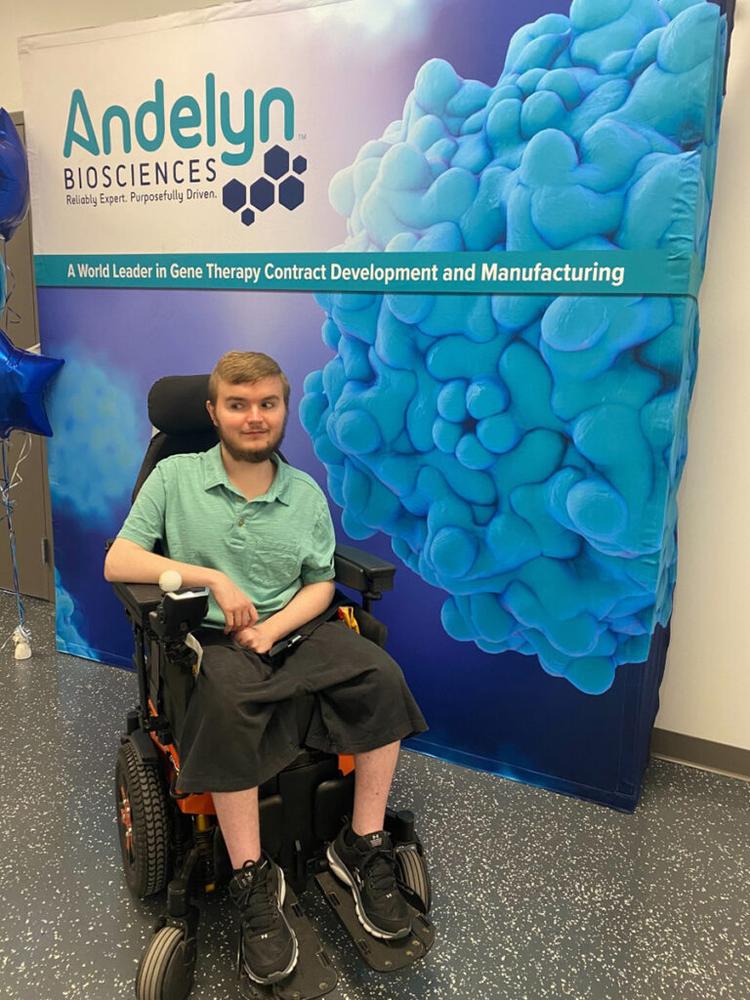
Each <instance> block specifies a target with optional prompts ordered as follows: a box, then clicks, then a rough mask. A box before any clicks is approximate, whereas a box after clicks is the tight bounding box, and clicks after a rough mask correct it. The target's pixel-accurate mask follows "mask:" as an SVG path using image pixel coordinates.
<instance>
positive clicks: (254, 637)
mask: <svg viewBox="0 0 750 1000" xmlns="http://www.w3.org/2000/svg"><path fill="white" fill-rule="evenodd" d="M234 641H235V642H236V643H238V645H240V646H242V647H243V648H244V649H251V650H252V651H253V652H254V653H267V652H268V650H269V649H270V648H271V646H273V644H274V642H275V639H274V636H273V634H272V633H271V631H270V630H269V629H268V628H267V627H266V623H265V622H262V623H261V624H260V625H250V626H248V627H247V628H242V629H240V630H239V631H237V632H235V633H234Z"/></svg>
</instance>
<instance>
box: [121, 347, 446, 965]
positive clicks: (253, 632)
mask: <svg viewBox="0 0 750 1000" xmlns="http://www.w3.org/2000/svg"><path fill="white" fill-rule="evenodd" d="M288 402H289V383H288V381H287V379H286V376H285V375H284V373H283V372H282V371H281V369H280V368H279V366H278V364H277V363H276V362H275V361H274V360H273V359H272V358H269V357H268V356H267V355H265V354H257V353H243V352H238V351H233V352H230V353H229V354H225V355H224V356H223V357H222V358H221V359H220V360H219V362H218V364H217V365H216V368H215V369H214V371H213V372H212V373H211V377H210V380H209V400H208V401H207V403H206V406H207V408H208V412H209V414H210V416H211V419H212V421H213V423H214V425H215V427H216V430H217V432H218V436H219V444H218V445H216V447H215V448H212V449H211V450H210V451H208V452H204V453H200V454H188V455H175V456H172V457H170V458H166V459H164V460H163V461H161V462H160V463H159V465H158V466H157V468H156V469H155V470H154V471H153V472H152V473H151V475H150V476H149V477H148V479H147V480H146V482H145V483H144V484H143V486H142V488H141V490H140V492H139V494H138V496H137V498H136V501H135V503H134V504H133V507H132V509H131V511H130V514H129V515H128V517H127V519H126V521H125V524H124V525H123V527H122V530H121V531H120V534H119V535H118V537H117V539H116V541H115V542H114V544H113V545H112V547H111V548H110V550H109V553H108V554H107V559H106V562H105V567H104V574H105V576H106V578H107V579H108V580H111V581H116V580H121V581H130V582H132V583H155V582H156V581H157V580H158V579H159V576H160V575H161V573H162V572H163V571H164V570H165V569H175V570H178V571H179V573H180V575H181V576H182V580H183V584H184V585H185V586H188V587H199V586H205V587H208V588H209V591H210V602H209V611H208V615H207V617H206V620H205V622H204V625H205V626H206V627H205V628H202V629H201V630H200V635H199V638H200V641H201V643H202V645H203V649H204V654H203V663H202V666H201V671H200V673H199V675H198V678H197V681H196V684H195V687H194V689H193V691H192V694H191V697H190V701H189V704H188V707H187V711H186V714H185V719H184V722H183V724H182V727H181V731H180V732H179V733H176V734H175V735H176V738H177V744H178V747H179V750H180V757H181V771H180V777H179V784H178V789H179V791H181V792H205V791H210V792H211V793H212V795H213V800H214V805H215V807H216V814H217V818H218V821H219V825H220V827H221V831H222V834H223V836H224V840H225V842H226V845H227V850H228V852H229V856H230V858H231V861H232V866H233V868H234V876H233V878H232V881H231V883H230V895H231V897H232V899H233V900H234V902H235V903H236V905H237V907H238V908H239V910H240V914H241V921H242V935H243V954H244V962H245V968H246V971H247V973H248V975H249V976H250V977H251V978H252V979H253V980H255V981H256V982H259V983H273V982H277V981H279V980H281V979H283V978H285V977H286V976H288V975H289V974H290V973H291V972H292V970H293V969H294V966H295V964H296V961H297V942H296V939H295V935H294V932H293V931H292V929H291V928H290V926H289V924H288V923H287V921H286V918H285V916H284V913H283V909H282V907H283V902H284V893H285V885H284V875H283V873H282V871H281V869H280V868H279V867H278V866H277V865H275V864H274V863H273V861H272V860H271V859H270V858H269V857H268V856H267V855H265V854H264V853H263V852H262V850H261V845H260V835H259V822H258V786H259V785H262V784H263V782H264V781H266V780H268V779H269V778H271V777H273V775H275V774H276V773H278V772H279V771H280V770H282V769H283V768H284V767H285V766H286V765H287V764H289V763H290V762H291V761H292V760H293V759H294V758H295V756H296V755H297V753H298V739H299V736H298V732H297V715H296V707H295V705H294V702H293V698H294V697H295V695H298V694H301V693H307V694H310V693H312V694H314V695H315V696H316V697H315V709H314V712H313V717H312V721H311V723H310V726H309V729H308V732H307V736H306V740H305V742H306V745H307V746H309V747H311V748H313V749H320V750H325V751H330V752H333V753H352V754H354V757H355V762H356V771H355V797H354V813H353V816H352V822H351V824H350V825H346V826H345V827H344V828H343V829H342V830H341V832H340V833H339V835H338V837H337V838H336V840H335V841H334V843H333V844H331V846H330V848H329V850H328V859H329V863H330V865H331V868H332V870H333V871H334V873H335V874H336V875H337V876H338V877H339V878H340V879H342V880H343V881H344V882H346V883H347V884H348V885H349V886H350V888H351V890H352V893H353V895H354V899H355V904H356V909H357V914H358V917H359V919H360V921H361V923H362V924H363V926H364V927H365V928H366V930H367V931H368V932H369V933H371V934H374V935H376V936H378V937H382V938H386V939H393V938H400V937H403V936H406V935H407V934H408V933H409V932H410V923H409V911H408V908H407V906H406V904H405V902H404V900H403V898H402V896H401V895H400V893H399V891H398V888H397V885H396V879H395V858H394V855H393V850H392V846H391V843H390V839H389V836H388V834H387V833H386V832H384V830H383V823H384V817H385V808H386V803H387V799H388V794H389V791H390V787H391V781H392V778H393V773H394V770H395V767H396V761H397V757H398V751H399V745H400V741H401V740H402V739H404V738H405V737H407V736H410V735H413V734H415V733H418V732H424V730H425V729H426V728H427V727H426V725H425V722H424V719H423V717H422V714H421V712H420V711H419V708H418V707H417V705H416V702H415V701H414V698H413V697H412V695H411V692H410V691H409V689H408V687H407V685H406V682H405V680H404V678H403V675H402V673H401V670H400V669H399V667H398V665H397V664H396V663H395V662H394V661H393V660H392V659H391V658H390V657H389V656H388V655H387V654H386V653H385V652H384V651H383V650H382V649H380V648H379V647H378V646H376V645H374V644H373V643H371V642H369V641H368V640H366V639H363V638H362V637H360V636H358V635H357V634H356V633H354V632H352V631H351V630H350V629H348V628H347V627H346V626H345V625H344V624H343V623H342V622H339V621H338V620H329V621H323V623H322V624H320V625H319V626H318V627H317V628H316V629H315V630H314V631H313V632H312V634H311V635H310V636H309V637H308V638H307V639H306V640H305V641H304V642H302V643H301V644H300V645H299V646H298V647H297V648H296V649H295V651H294V652H293V653H292V654H291V655H289V656H288V657H287V659H286V661H285V662H284V664H283V665H282V666H281V667H280V668H279V669H277V670H273V669H272V668H271V667H270V666H269V665H268V664H267V663H266V662H265V661H264V660H263V659H262V654H264V653H267V652H268V650H269V649H270V648H271V646H273V645H274V643H275V642H277V641H278V640H279V639H280V638H282V637H283V636H285V635H288V634H289V633H290V632H292V631H294V630H295V629H297V628H299V627H300V626H302V625H304V624H305V623H307V622H310V621H312V620H313V619H315V618H316V617H318V616H324V612H325V611H326V609H327V608H328V607H329V605H330V603H331V599H332V597H333V592H334V585H333V583H332V582H331V581H332V579H333V575H334V573H333V549H334V535H333V526H332V523H331V517H330V512H329V510H328V505H327V503H326V500H325V497H324V495H323V493H322V491H321V490H320V488H319V487H318V486H317V484H316V483H315V482H314V480H312V479H311V478H310V477H309V476H308V475H306V474H305V473H304V472H301V471H300V470H298V469H294V468H292V467H291V466H289V465H287V464H285V463H284V462H281V461H279V460H278V458H277V456H276V454H275V453H276V450H277V449H278V448H279V446H280V444H281V441H282V439H283V436H284V430H285V427H286V422H287V416H288ZM157 540H160V541H161V542H162V545H163V546H164V551H165V552H166V553H167V554H166V555H164V556H161V555H157V554H156V553H154V552H153V551H152V549H153V547H154V544H155V542H156V541H157Z"/></svg>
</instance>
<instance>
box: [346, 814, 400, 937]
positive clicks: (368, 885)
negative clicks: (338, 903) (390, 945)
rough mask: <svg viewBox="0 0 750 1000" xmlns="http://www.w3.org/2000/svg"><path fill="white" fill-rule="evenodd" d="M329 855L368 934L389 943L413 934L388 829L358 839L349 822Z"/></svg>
mask: <svg viewBox="0 0 750 1000" xmlns="http://www.w3.org/2000/svg"><path fill="white" fill-rule="evenodd" d="M350 839H351V840H353V843H350ZM327 853H328V864H329V865H330V867H331V871H332V872H333V873H334V875H336V876H337V877H338V878H340V879H341V881H342V882H346V884H347V885H348V886H349V887H350V889H351V890H352V895H353V896H354V907H355V909H356V911H357V918H358V920H359V922H360V923H361V924H362V926H363V927H364V929H365V930H366V931H367V932H368V933H369V934H372V935H374V936H375V937H378V938H385V939H386V940H394V939H396V938H403V937H407V936H408V935H409V934H411V919H412V915H411V912H410V910H409V907H408V906H407V904H406V900H405V899H404V897H403V896H402V895H401V893H400V891H399V888H398V883H397V881H396V870H397V864H398V862H397V861H396V857H395V855H394V853H393V845H392V843H391V838H390V836H389V834H387V833H386V832H385V830H380V831H378V832H377V833H368V834H367V836H366V837H356V836H353V835H352V833H351V827H350V825H349V824H348V823H347V825H346V826H345V827H344V829H343V830H342V831H341V832H340V833H339V835H338V837H337V838H336V839H335V840H334V842H333V843H332V844H330V845H329V847H328V852H327Z"/></svg>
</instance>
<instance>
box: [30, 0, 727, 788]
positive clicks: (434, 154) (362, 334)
mask: <svg viewBox="0 0 750 1000" xmlns="http://www.w3.org/2000/svg"><path fill="white" fill-rule="evenodd" d="M726 34H727V29H726V22H725V19H724V17H723V16H722V12H721V8H720V6H719V5H718V4H715V3H712V2H708V0H618V2H617V3H614V2H609V0H607V2H604V0H573V2H572V3H571V2H570V0H518V2H515V0H513V2H510V0H508V2H505V3H502V4H498V3H497V2H496V0H378V3H372V2H371V0H332V2H322V0H321V2H315V0H308V2H301V0H275V2H274V0H255V2H253V3H252V4H228V5H225V6H220V7H212V8H207V9H206V10H204V11H197V12H193V13H189V14H181V15H174V16H169V17H164V18H156V19H152V20H149V21H142V22H134V23H130V24H122V25H115V26H112V27H108V28H101V29H91V30H84V31H79V32H72V33H67V34H61V35H53V36H43V37H39V38H30V39H25V40H22V42H21V62H22V75H23V80H24V91H25V106H26V123H27V135H28V144H29V157H30V167H31V175H32V216H33V227H34V244H35V266H36V275H37V283H38V286H39V305H40V321H41V333H42V340H43V346H44V349H45V352H46V353H48V354H51V355H55V356H61V357H65V358H66V365H65V368H64V370H63V373H62V374H61V376H60V378H59V380H58V382H57V384H56V387H55V391H54V397H53V399H52V401H51V416H52V419H53V425H54V428H55V436H54V437H53V439H52V441H51V443H50V449H49V455H50V479H51V488H52V497H53V507H54V524H55V555H56V567H57V573H58V603H57V614H58V643H59V645H60V648H62V649H65V650H67V651H70V652H74V653H77V654H79V655H84V656H90V657H93V658H97V659H104V660H107V661H110V662H118V663H128V662H129V658H130V653H129V638H128V634H127V627H126V624H125V623H124V620H123V617H122V615H121V612H120V610H119V608H118V607H117V606H116V604H115V602H114V599H113V598H112V596H111V593H110V590H109V588H108V586H107V585H106V584H105V583H104V581H103V580H102V578H101V563H102V558H103V542H104V539H105V538H107V537H111V536H112V535H113V534H115V533H116V531H117V530H118V528H119V525H120V524H121V522H122V519H123V517H124V515H125V513H126V511H127V509H128V506H129V502H130V491H131V489H132V486H133V483H134V480H135V477H136V474H137V470H138V468H139V466H140V462H141V460H142V457H143V453H144V451H145V448H146V446H147V443H148V440H149V437H150V432H151V428H150V426H149V423H148V419H147V415H146V409H145V399H146V395H147V392H148V389H149V387H150V385H151V384H152V382H153V381H155V379H157V378H159V377H162V376H164V375H167V374H174V373H183V372H184V373H192V372H200V371H208V370H210V369H211V368H212V366H213V364H214V363H215V361H216V359H217V357H218V356H219V355H220V354H221V353H222V352H223V351H225V350H229V349H257V350H264V351H267V352H268V353H270V354H272V355H273V356H274V357H276V358H277V359H278V360H279V362H280V363H281V365H282V367H283V368H284V369H285V370H286V371H287V374H288V375H289V378H290V381H291V384H292V387H293V406H292V414H291V418H290V421H289V427H288V432H287V439H286V441H285V445H284V451H285V454H286V455H287V457H288V458H289V459H290V460H291V461H292V462H293V463H294V464H296V465H299V466H300V467H302V468H304V469H305V470H306V471H308V472H309V473H310V474H311V475H313V476H314V477H315V478H316V479H317V480H318V481H319V482H320V483H321V485H323V486H324V487H325V488H326V490H327V491H328V495H329V497H330V499H331V505H332V509H333V511H334V517H335V521H336V524H337V528H338V530H339V537H340V538H341V540H342V541H348V540H351V541H354V542H356V543H358V544H362V545H364V546H365V547H367V548H368V549H370V550H371V551H373V552H376V553H377V554H379V555H382V556H384V557H387V558H390V559H392V560H393V561H395V562H396V563H397V567H398V573H397V580H398V585H397V588H398V593H397V595H396V596H395V597H394V598H393V599H391V600H390V601H389V599H388V598H385V599H384V600H383V601H382V615H383V618H384V620H385V621H386V622H387V624H388V625H389V629H390V635H391V650H392V652H393V654H394V655H395V656H396V658H397V659H398V660H399V661H400V662H401V663H402V665H403V667H404V669H405V671H406V673H407V675H408V677H409V680H410V682H411V684H412V686H413V687H414V689H415V692H416V694H417V696H418V698H419V700H420V702H421V703H422V706H423V708H424V710H425V713H426V715H427V717H428V721H429V722H430V725H431V732H430V733H429V734H428V735H427V736H426V737H425V738H422V739H420V741H418V745H419V747H420V748H421V749H423V750H426V751H428V752H431V753H436V754H438V755H441V756H445V757H448V758H450V759H454V760H459V761H463V762H465V763H470V764H472V765H477V766H482V767H487V768H489V769H492V770H498V771H501V772H502V773H506V774H512V775H514V776H522V777H525V778H527V779H528V780H535V781H539V782H541V783H544V784H546V785H548V786H550V787H556V788H563V789H565V790H567V791H574V792H576V793H578V794H582V795H586V796H588V797H592V798H596V799H598V800H600V801H606V802H610V803H613V804H618V805H621V806H623V807H626V808H631V807H632V806H633V805H634V802H635V801H636V800H637V795H638V788H639V783H640V775H641V771H642V768H643V765H644V763H645V759H646V754H647V749H648V731H649V728H650V724H651V723H652V722H653V716H654V713H655V710H656V704H657V691H658V683H659V678H660V674H661V670H662V669H663V664H664V656H665V652H666V639H665V635H666V632H665V630H666V628H667V627H668V622H669V618H670V614H671V607H672V594H673V589H674V583H675V575H676V566H677V549H676V523H677V506H676V496H677V488H678V485H679V481H680V477H681V473H682V469H683V465H684V461H685V454H686V440H687V413H688V407H689V402H690V397H691V392H692V386H693V381H694V377H695V365H696V358H697V340H698V311H697V301H696V296H697V293H698V287H699V284H700V280H701V276H702V270H703V265H704V261H705V252H706V242H707V234H708V223H709V216H710V206H711V198H712V194H713V184H714V175H715V164H716V150H717V136H718V125H719V117H720V111H721V99H722V89H721V88H722V81H723V77H724V53H725V49H726V41H727V38H726Z"/></svg>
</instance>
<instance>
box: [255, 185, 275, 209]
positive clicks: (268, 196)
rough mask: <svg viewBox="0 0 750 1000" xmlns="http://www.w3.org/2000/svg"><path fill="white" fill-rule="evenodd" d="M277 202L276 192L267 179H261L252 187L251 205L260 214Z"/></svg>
mask: <svg viewBox="0 0 750 1000" xmlns="http://www.w3.org/2000/svg"><path fill="white" fill-rule="evenodd" d="M275 200H276V192H275V190H274V187H273V184H272V183H271V182H270V181H269V180H268V178H267V177H261V178H259V179H258V180H257V181H255V183H254V184H251V185H250V204H251V205H252V206H253V208H257V209H258V211H259V212H265V210H266V209H267V208H270V207H271V205H273V203H274V201H275Z"/></svg>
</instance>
